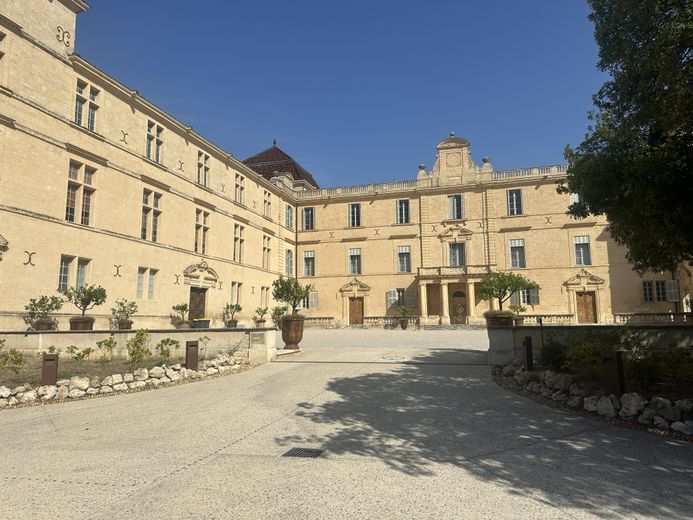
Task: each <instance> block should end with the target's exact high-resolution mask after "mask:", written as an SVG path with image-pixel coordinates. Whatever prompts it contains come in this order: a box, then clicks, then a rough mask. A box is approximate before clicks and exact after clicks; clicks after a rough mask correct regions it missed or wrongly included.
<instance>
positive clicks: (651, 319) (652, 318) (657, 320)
mask: <svg viewBox="0 0 693 520" xmlns="http://www.w3.org/2000/svg"><path fill="white" fill-rule="evenodd" d="M614 323H622V324H627V323H633V324H653V325H661V324H663V323H670V324H680V323H691V324H693V314H692V313H689V312H618V313H614Z"/></svg>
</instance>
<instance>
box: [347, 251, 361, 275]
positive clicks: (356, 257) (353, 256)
mask: <svg viewBox="0 0 693 520" xmlns="http://www.w3.org/2000/svg"><path fill="white" fill-rule="evenodd" d="M349 274H361V248H358V247H357V248H353V249H349Z"/></svg>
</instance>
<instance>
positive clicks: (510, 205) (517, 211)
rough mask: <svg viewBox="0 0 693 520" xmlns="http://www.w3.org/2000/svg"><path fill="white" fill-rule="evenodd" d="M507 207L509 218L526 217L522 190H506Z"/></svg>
mask: <svg viewBox="0 0 693 520" xmlns="http://www.w3.org/2000/svg"><path fill="white" fill-rule="evenodd" d="M505 197H506V199H505V200H506V206H507V211H508V216H509V217H519V216H520V215H524V208H523V200H522V188H511V189H507V190H505Z"/></svg>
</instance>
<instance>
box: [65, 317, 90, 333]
mask: <svg viewBox="0 0 693 520" xmlns="http://www.w3.org/2000/svg"><path fill="white" fill-rule="evenodd" d="M94 321H95V320H94V318H88V317H84V318H82V317H79V318H70V330H94Z"/></svg>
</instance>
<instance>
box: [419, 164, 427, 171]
mask: <svg viewBox="0 0 693 520" xmlns="http://www.w3.org/2000/svg"><path fill="white" fill-rule="evenodd" d="M425 169H426V165H425V164H424V163H421V164H419V171H421V170H425Z"/></svg>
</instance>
